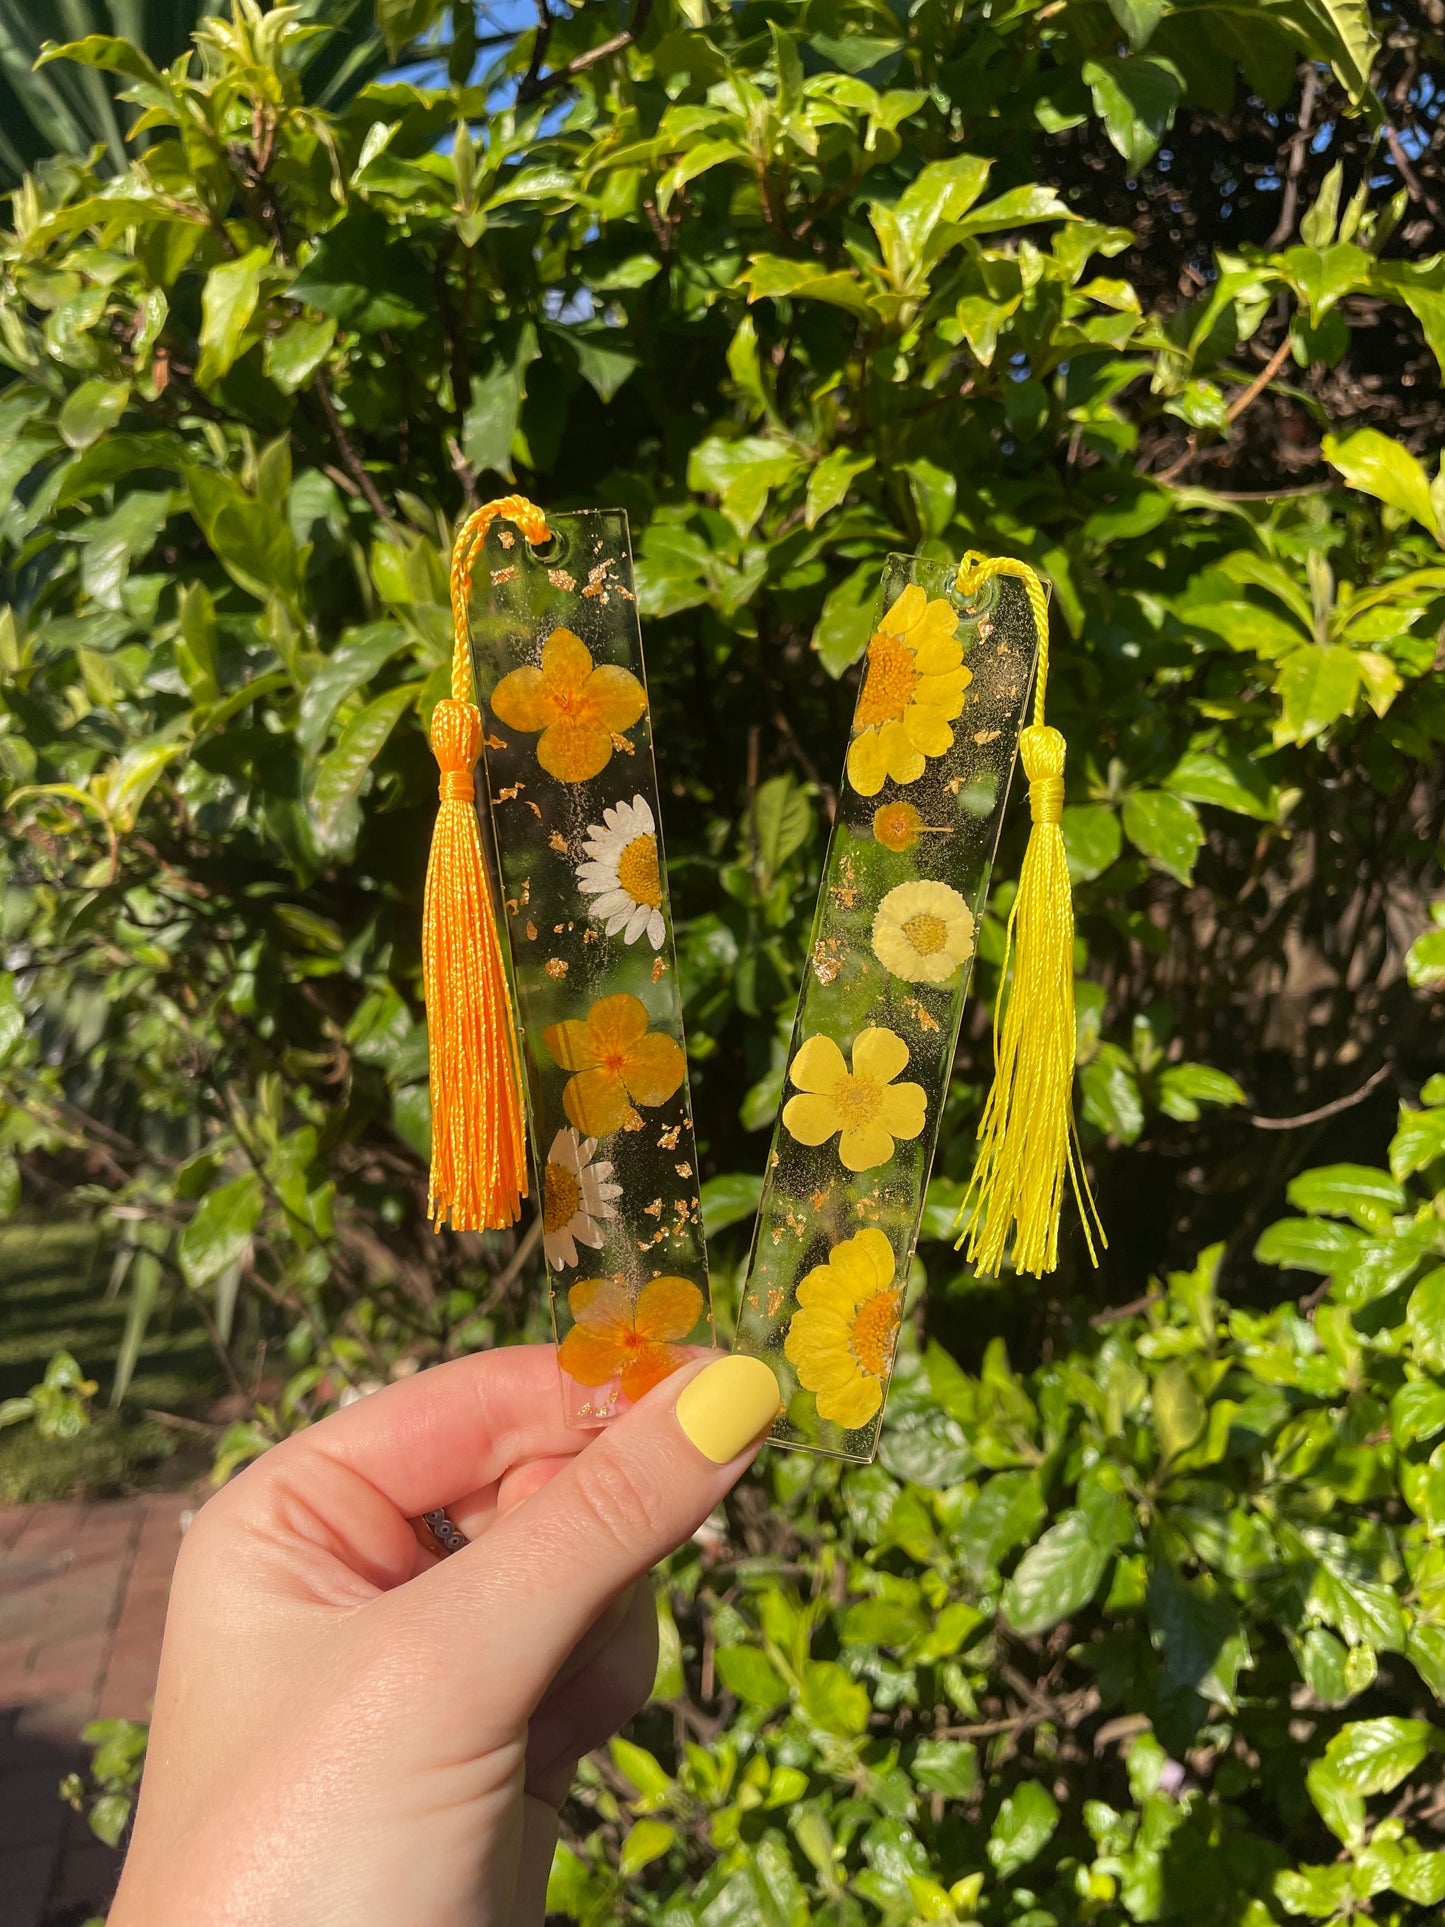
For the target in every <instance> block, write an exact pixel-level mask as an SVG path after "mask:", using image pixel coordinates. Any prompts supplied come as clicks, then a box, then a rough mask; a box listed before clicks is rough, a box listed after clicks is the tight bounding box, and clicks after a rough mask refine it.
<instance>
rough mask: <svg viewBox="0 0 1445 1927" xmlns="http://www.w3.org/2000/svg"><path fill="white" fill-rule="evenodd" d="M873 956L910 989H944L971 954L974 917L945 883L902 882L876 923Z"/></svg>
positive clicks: (881, 907)
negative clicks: (914, 986)
mask: <svg viewBox="0 0 1445 1927" xmlns="http://www.w3.org/2000/svg"><path fill="white" fill-rule="evenodd" d="M873 954H874V956H875V957H877V959H878V961H879V963H881V964H882V966H883V968H884V969H885V970H887V971H889V972H891V974H892V975H893V976H895V977H902V978H903V979H904V980H905V981H906V982H908V983H910V984H942V983H946V982H947V981H948V979H949V978H950V977H951V976H952V975H953V974H954V972H955V971H956V970H957V969H958V966H959V965H960V964H961V963H962V962H963V961H964V960H965V958H967V957H971V956H972V955H973V912H972V911H971V910H970V909H969V907H968V905H967V904H966V903H965V902H964V900H963V898H962V897H961V896H960V895H959V894H958V892H957V890H950V889H949V887H948V885H947V884H946V883H927V882H918V883H900V884H898V885H897V886H896V887H895V888H894V889H892V890H890V891H889V892H888V894H887V896H886V897H884V899H883V901H882V903H880V904H879V906H878V913H877V915H876V916H875V917H874V919H873Z"/></svg>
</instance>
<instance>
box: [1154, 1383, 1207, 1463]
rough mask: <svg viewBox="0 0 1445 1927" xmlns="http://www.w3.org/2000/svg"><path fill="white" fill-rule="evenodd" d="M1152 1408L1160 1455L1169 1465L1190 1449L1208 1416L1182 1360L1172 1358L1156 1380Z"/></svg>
mask: <svg viewBox="0 0 1445 1927" xmlns="http://www.w3.org/2000/svg"><path fill="white" fill-rule="evenodd" d="M1152 1410H1153V1414H1154V1432H1155V1436H1156V1437H1157V1438H1158V1440H1159V1451H1160V1455H1161V1457H1162V1458H1163V1459H1164V1461H1165V1462H1166V1464H1167V1462H1168V1461H1169V1460H1170V1459H1175V1458H1178V1456H1179V1454H1180V1453H1181V1452H1186V1451H1188V1449H1189V1447H1190V1446H1191V1445H1193V1443H1194V1441H1195V1440H1196V1439H1197V1438H1198V1437H1199V1436H1200V1434H1201V1433H1202V1432H1203V1430H1204V1427H1205V1423H1206V1419H1207V1416H1208V1414H1207V1412H1206V1410H1205V1405H1204V1401H1203V1399H1202V1398H1201V1397H1200V1396H1199V1393H1198V1392H1197V1391H1196V1390H1195V1387H1194V1381H1193V1379H1192V1378H1191V1377H1190V1376H1189V1368H1188V1366H1187V1365H1185V1363H1184V1362H1183V1360H1182V1359H1177V1358H1173V1359H1170V1361H1169V1363H1168V1364H1167V1365H1166V1366H1165V1367H1164V1368H1163V1370H1162V1371H1161V1372H1160V1373H1159V1376H1158V1377H1157V1378H1156V1379H1155V1380H1154V1386H1153V1394H1152Z"/></svg>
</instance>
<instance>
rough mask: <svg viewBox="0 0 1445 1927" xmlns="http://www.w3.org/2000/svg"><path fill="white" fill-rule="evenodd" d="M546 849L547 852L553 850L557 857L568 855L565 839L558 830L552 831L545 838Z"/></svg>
mask: <svg viewBox="0 0 1445 1927" xmlns="http://www.w3.org/2000/svg"><path fill="white" fill-rule="evenodd" d="M547 847H548V849H549V850H555V851H556V852H557V854H558V856H566V855H567V854H568V850H567V839H566V837H565V836H563V834H562V832H561V831H560V830H553V832H552V834H551V835H550V836H549V837H548V838H547Z"/></svg>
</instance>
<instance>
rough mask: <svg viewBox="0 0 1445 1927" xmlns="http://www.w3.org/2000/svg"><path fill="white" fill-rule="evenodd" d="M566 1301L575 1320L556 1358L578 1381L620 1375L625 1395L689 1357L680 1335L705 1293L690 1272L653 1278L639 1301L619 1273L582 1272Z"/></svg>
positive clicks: (634, 1395) (633, 1395) (600, 1381)
mask: <svg viewBox="0 0 1445 1927" xmlns="http://www.w3.org/2000/svg"><path fill="white" fill-rule="evenodd" d="M567 1304H568V1308H569V1309H570V1311H571V1313H572V1316H573V1317H574V1318H575V1319H576V1321H577V1322H576V1324H575V1325H573V1327H572V1329H571V1331H569V1332H568V1334H567V1336H566V1337H565V1338H564V1339H563V1340H562V1343H561V1345H560V1346H559V1347H558V1349H557V1362H558V1364H559V1365H560V1366H561V1367H562V1369H563V1371H564V1372H566V1374H567V1376H568V1377H569V1378H574V1379H576V1381H577V1383H578V1384H579V1385H605V1384H606V1383H607V1382H608V1380H609V1379H612V1378H620V1379H621V1381H622V1396H623V1397H624V1398H626V1399H639V1398H641V1397H642V1395H643V1393H644V1392H650V1391H651V1390H652V1388H653V1386H654V1385H659V1384H661V1382H662V1380H663V1379H665V1378H666V1377H668V1375H669V1374H670V1373H672V1372H675V1371H676V1370H677V1368H678V1366H679V1365H685V1364H686V1363H687V1360H688V1354H687V1352H686V1351H685V1350H684V1349H683V1348H682V1346H681V1345H680V1344H679V1343H678V1342H677V1341H678V1340H679V1339H683V1338H686V1337H687V1335H688V1333H689V1332H690V1331H691V1330H692V1328H693V1326H694V1325H695V1324H696V1323H697V1321H698V1319H699V1318H701V1317H702V1293H701V1292H700V1291H699V1290H698V1288H697V1286H696V1285H695V1284H693V1283H692V1281H691V1280H690V1279H688V1278H653V1279H651V1280H649V1282H648V1283H647V1284H645V1285H644V1286H643V1287H642V1289H641V1291H640V1292H638V1294H637V1299H636V1302H635V1303H634V1301H633V1297H632V1293H631V1292H630V1291H629V1290H628V1289H627V1286H626V1285H625V1284H624V1283H623V1282H622V1280H621V1279H620V1278H582V1279H579V1280H578V1282H577V1283H576V1284H575V1285H573V1287H572V1289H571V1290H570V1291H569V1292H568V1294H567Z"/></svg>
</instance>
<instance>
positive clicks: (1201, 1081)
mask: <svg viewBox="0 0 1445 1927" xmlns="http://www.w3.org/2000/svg"><path fill="white" fill-rule="evenodd" d="M1245 1102H1246V1099H1245V1095H1244V1092H1243V1091H1242V1090H1241V1089H1240V1087H1239V1085H1238V1084H1237V1083H1236V1082H1235V1081H1234V1079H1233V1078H1232V1077H1231V1076H1230V1075H1229V1073H1228V1072H1227V1071H1220V1070H1216V1069H1215V1068H1214V1066H1213V1065H1212V1064H1166V1065H1165V1067H1164V1069H1163V1070H1162V1071H1160V1073H1159V1108H1160V1110H1161V1111H1163V1113H1164V1115H1165V1116H1166V1117H1174V1118H1179V1119H1180V1120H1181V1121H1183V1122H1185V1123H1193V1122H1194V1120H1195V1119H1196V1118H1197V1117H1198V1116H1199V1107H1200V1105H1201V1104H1224V1105H1230V1104H1243V1103H1245Z"/></svg>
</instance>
